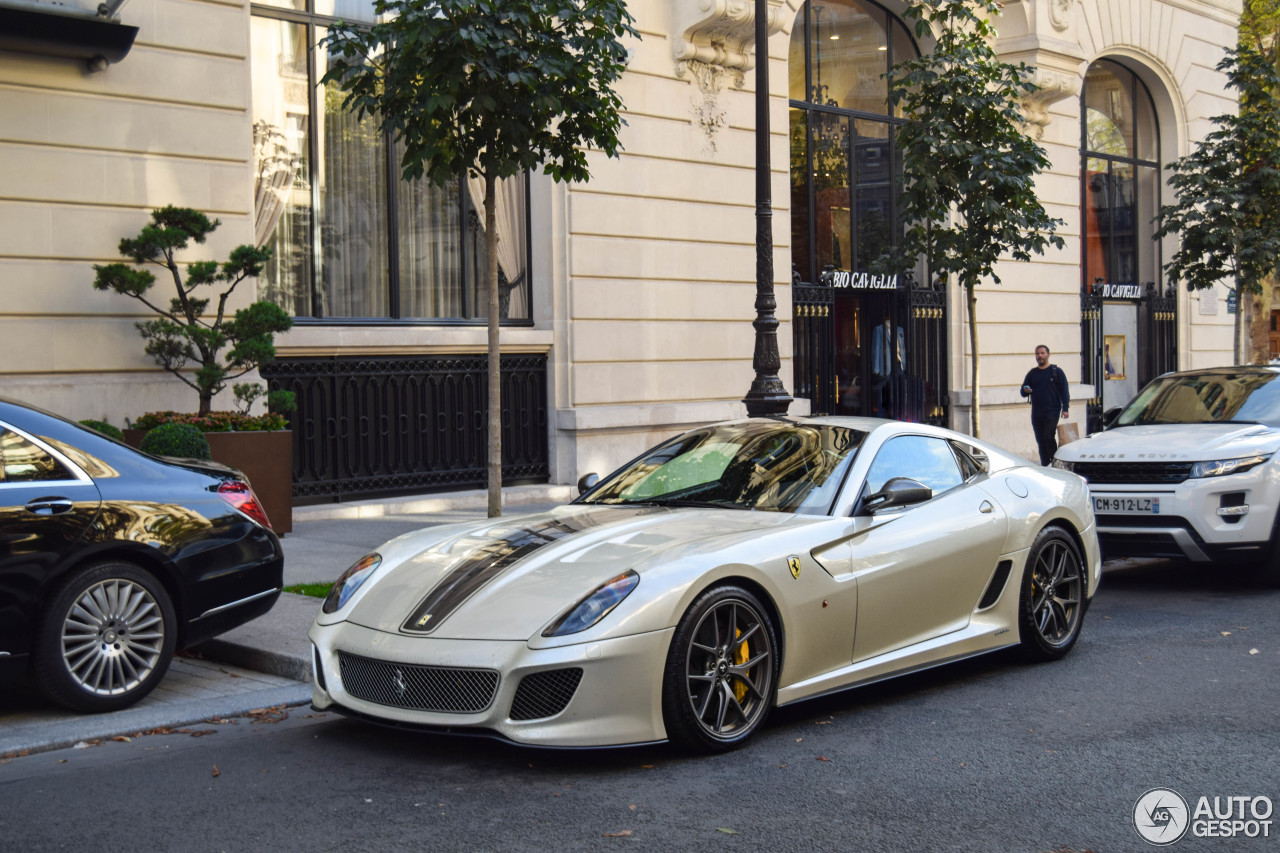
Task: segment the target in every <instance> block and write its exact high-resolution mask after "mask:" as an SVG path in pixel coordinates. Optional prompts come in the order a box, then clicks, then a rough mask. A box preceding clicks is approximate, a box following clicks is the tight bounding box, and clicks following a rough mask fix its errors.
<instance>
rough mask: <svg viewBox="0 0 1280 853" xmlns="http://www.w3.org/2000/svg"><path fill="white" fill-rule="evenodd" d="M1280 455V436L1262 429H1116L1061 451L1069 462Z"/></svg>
mask: <svg viewBox="0 0 1280 853" xmlns="http://www.w3.org/2000/svg"><path fill="white" fill-rule="evenodd" d="M1277 449H1280V430H1276V429H1275V428H1273V427H1269V426H1265V425H1262V424H1145V425H1142V426H1126V427H1115V428H1112V429H1109V430H1107V431H1106V432H1100V433H1095V434H1094V435H1091V436H1089V438H1087V439H1085V440H1083V441H1073V442H1071V443H1070V444H1064V445H1063V446H1062V447H1060V448H1058V454H1057V458H1059V459H1061V460H1063V461H1064V462H1094V461H1097V462H1111V461H1115V462H1145V461H1152V460H1154V461H1160V460H1170V461H1187V462H1199V461H1204V460H1209V459H1230V458H1232V457H1236V456H1247V455H1249V454H1251V453H1274V452H1275V451H1276V450H1277Z"/></svg>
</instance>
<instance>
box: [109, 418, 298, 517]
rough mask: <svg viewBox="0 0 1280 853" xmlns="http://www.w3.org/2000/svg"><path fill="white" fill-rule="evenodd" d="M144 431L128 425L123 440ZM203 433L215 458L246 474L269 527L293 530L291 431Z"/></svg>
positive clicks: (137, 438)
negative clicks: (269, 521) (269, 520)
mask: <svg viewBox="0 0 1280 853" xmlns="http://www.w3.org/2000/svg"><path fill="white" fill-rule="evenodd" d="M146 434H147V432H146V430H141V429H127V430H125V431H124V440H125V443H126V444H128V445H129V446H130V447H138V446H139V445H140V444H141V443H142V437H143V436H144V435H146ZM204 437H205V438H206V439H208V440H209V449H210V451H212V453H213V461H214V462H221V463H222V464H223V465H226V466H227V467H228V468H235V469H236V470H237V471H240V472H242V473H243V474H244V475H245V476H246V477H248V478H249V483H250V484H251V485H252V486H253V491H254V494H256V495H257V496H258V499H259V500H260V501H262V508H263V509H264V510H266V512H267V518H269V519H271V529H272V530H274V531H275V532H276V533H277V534H278V535H281V536H283V535H284V534H286V533H288V532H289V531H291V530H293V432H292V431H291V430H287V429H282V430H271V431H264V432H206V433H205V434H204Z"/></svg>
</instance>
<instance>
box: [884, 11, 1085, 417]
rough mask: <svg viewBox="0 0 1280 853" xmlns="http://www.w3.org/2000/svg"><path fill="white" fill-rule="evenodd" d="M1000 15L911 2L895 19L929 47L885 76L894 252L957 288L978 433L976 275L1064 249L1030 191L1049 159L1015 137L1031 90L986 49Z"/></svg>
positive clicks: (1021, 135)
mask: <svg viewBox="0 0 1280 853" xmlns="http://www.w3.org/2000/svg"><path fill="white" fill-rule="evenodd" d="M979 11H982V12H985V13H986V16H987V17H982V16H980V15H979V14H978V13H979ZM998 12H999V4H998V3H997V2H995V0H977V2H974V0H912V2H910V3H909V4H908V6H907V8H906V10H905V13H904V14H905V15H906V16H907V17H908V18H912V19H914V20H915V31H916V35H917V37H924V36H926V35H929V34H932V35H934V36H935V37H936V38H937V47H936V48H935V49H934V50H933V52H932V53H929V54H926V55H924V56H921V57H919V58H916V59H909V60H906V61H904V62H900V63H898V64H897V65H895V66H894V67H893V68H892V69H891V70H890V72H889V74H890V96H891V97H892V99H893V102H894V103H895V104H896V105H898V106H899V107H900V108H901V109H902V111H903V114H904V115H905V116H906V118H907V123H906V124H905V125H903V126H902V127H901V128H900V129H899V130H898V135H897V141H898V148H899V150H900V151H901V154H902V171H903V191H902V195H901V198H900V201H899V209H900V214H901V216H902V218H903V220H904V221H905V222H906V223H907V224H906V227H905V231H904V234H903V239H902V242H901V243H900V244H899V246H898V247H897V248H896V250H895V251H894V257H895V259H896V262H897V263H899V264H903V265H908V266H913V265H914V264H915V261H916V259H917V258H919V257H921V256H923V257H924V259H925V262H926V263H927V265H928V272H929V274H930V275H931V276H932V277H937V276H945V277H946V278H948V279H950V278H952V277H954V279H955V280H956V281H957V282H958V283H959V284H960V285H961V286H962V287H964V289H965V294H966V297H967V303H968V310H969V344H970V348H971V350H972V354H973V359H972V372H971V376H970V379H971V385H972V388H973V407H972V420H971V426H972V432H973V435H974V436H980V435H981V422H980V417H979V405H978V393H979V382H978V363H979V349H978V321H977V290H976V288H977V286H978V285H979V284H980V283H981V282H982V280H983V279H985V278H990V279H991V280H992V281H994V282H995V283H996V284H999V283H1000V277H999V276H998V275H996V273H995V270H994V266H995V263H996V262H997V261H998V260H999V259H1000V257H1001V256H1003V255H1009V256H1011V257H1013V258H1014V259H1015V260H1020V261H1027V260H1030V259H1031V252H1035V253H1037V254H1042V253H1043V252H1044V250H1045V248H1046V247H1047V246H1050V245H1052V246H1055V247H1057V248H1062V246H1063V240H1062V238H1061V237H1058V236H1057V235H1056V234H1055V233H1054V232H1055V230H1056V228H1057V227H1058V226H1059V225H1061V224H1062V220H1060V219H1053V218H1051V217H1050V216H1049V215H1048V214H1047V213H1046V212H1045V210H1044V208H1043V207H1042V206H1041V204H1040V202H1039V200H1038V199H1037V197H1036V193H1035V177H1036V175H1037V174H1039V173H1040V172H1041V171H1043V170H1044V169H1045V168H1046V167H1047V166H1048V165H1049V158H1048V156H1047V155H1046V154H1045V152H1044V149H1042V148H1041V147H1040V146H1039V145H1037V144H1036V143H1035V141H1034V140H1033V139H1031V137H1029V136H1027V134H1026V133H1025V132H1024V130H1023V121H1022V115H1021V112H1020V109H1019V107H1020V103H1021V100H1022V99H1023V98H1024V97H1026V96H1027V95H1029V94H1031V93H1032V92H1034V91H1035V88H1036V87H1035V85H1034V84H1033V83H1032V82H1031V80H1030V74H1031V69H1030V68H1029V67H1028V66H1027V65H1025V64H1019V65H1010V64H1009V63H1006V62H1002V61H1001V60H1000V59H999V57H998V56H997V55H996V52H995V50H994V49H993V48H992V47H991V42H992V40H993V39H994V38H995V28H994V27H993V26H992V24H991V22H990V20H989V18H990V16H993V15H995V14H997V13H998Z"/></svg>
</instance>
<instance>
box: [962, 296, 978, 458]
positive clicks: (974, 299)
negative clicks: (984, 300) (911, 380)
mask: <svg viewBox="0 0 1280 853" xmlns="http://www.w3.org/2000/svg"><path fill="white" fill-rule="evenodd" d="M965 295H966V296H967V297H968V299H969V349H970V350H971V353H972V362H971V363H972V365H973V372H972V374H971V375H970V379H971V381H970V386H971V387H972V388H973V406H972V407H971V408H970V412H971V413H972V427H973V429H972V432H973V437H974V438H982V425H981V417H980V415H981V412H980V411H979V408H980V407H979V405H978V391H979V387H978V291H977V288H976V287H975V286H974V285H966V286H965Z"/></svg>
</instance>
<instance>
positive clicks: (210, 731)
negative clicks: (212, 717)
mask: <svg viewBox="0 0 1280 853" xmlns="http://www.w3.org/2000/svg"><path fill="white" fill-rule="evenodd" d="M217 733H218V730H217V729H196V730H195V731H194V732H191V736H192V737H204V736H205V735H216V734H217Z"/></svg>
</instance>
